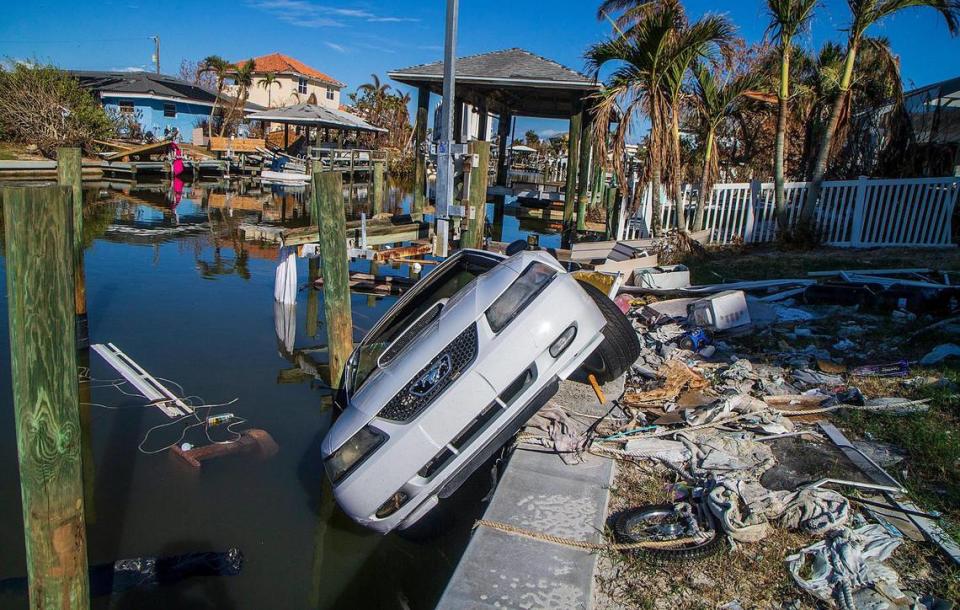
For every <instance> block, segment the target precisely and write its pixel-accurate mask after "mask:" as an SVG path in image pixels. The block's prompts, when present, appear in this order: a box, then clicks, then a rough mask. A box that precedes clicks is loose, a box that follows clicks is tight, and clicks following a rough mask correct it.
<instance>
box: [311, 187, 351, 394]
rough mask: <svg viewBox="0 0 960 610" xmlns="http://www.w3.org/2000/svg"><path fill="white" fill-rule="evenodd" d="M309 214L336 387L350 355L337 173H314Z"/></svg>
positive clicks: (346, 272) (332, 379)
mask: <svg viewBox="0 0 960 610" xmlns="http://www.w3.org/2000/svg"><path fill="white" fill-rule="evenodd" d="M313 213H314V216H315V217H316V218H317V222H318V227H317V228H318V230H319V237H320V256H321V261H322V267H323V311H324V315H325V319H326V326H327V350H328V353H329V354H330V385H331V387H334V388H337V387H340V379H341V376H342V375H343V366H344V364H346V362H347V358H348V357H349V356H350V352H351V351H353V314H352V312H351V311H350V273H349V268H348V265H347V241H346V240H345V239H344V237H343V236H344V235H345V234H346V232H347V220H346V216H345V212H344V209H343V179H342V178H341V176H340V173H339V172H323V173H321V172H319V171H318V172H314V174H313Z"/></svg>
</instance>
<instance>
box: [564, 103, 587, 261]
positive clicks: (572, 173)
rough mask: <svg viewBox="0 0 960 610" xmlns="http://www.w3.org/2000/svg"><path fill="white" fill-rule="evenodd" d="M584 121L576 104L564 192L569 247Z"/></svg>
mask: <svg viewBox="0 0 960 610" xmlns="http://www.w3.org/2000/svg"><path fill="white" fill-rule="evenodd" d="M582 119H583V112H582V108H581V103H580V102H577V103H575V104H574V108H573V114H571V115H570V132H569V136H568V138H567V182H566V185H565V186H564V191H563V246H564V247H569V245H570V237H571V234H572V233H573V230H574V225H573V212H574V210H575V209H576V205H577V166H578V163H579V161H580V126H581V121H582Z"/></svg>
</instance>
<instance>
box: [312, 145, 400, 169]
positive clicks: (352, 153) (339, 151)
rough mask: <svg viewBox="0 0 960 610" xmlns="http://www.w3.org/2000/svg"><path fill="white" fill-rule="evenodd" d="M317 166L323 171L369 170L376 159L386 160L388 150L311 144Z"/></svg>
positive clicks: (313, 159)
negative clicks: (326, 146)
mask: <svg viewBox="0 0 960 610" xmlns="http://www.w3.org/2000/svg"><path fill="white" fill-rule="evenodd" d="M308 154H309V157H310V159H311V160H312V161H313V162H314V166H315V167H319V168H320V169H321V170H322V171H340V172H348V171H349V172H353V171H367V170H370V169H373V163H374V161H386V160H387V151H385V150H367V149H362V148H324V147H322V146H311V147H310V148H309V151H308Z"/></svg>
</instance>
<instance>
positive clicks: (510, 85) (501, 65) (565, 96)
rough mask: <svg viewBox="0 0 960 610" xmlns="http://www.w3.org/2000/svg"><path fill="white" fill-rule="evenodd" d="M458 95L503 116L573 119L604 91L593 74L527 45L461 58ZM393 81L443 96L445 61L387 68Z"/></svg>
mask: <svg viewBox="0 0 960 610" xmlns="http://www.w3.org/2000/svg"><path fill="white" fill-rule="evenodd" d="M456 74H457V78H456V96H457V99H459V100H462V101H465V102H468V103H470V104H473V105H476V106H481V107H482V105H483V104H486V108H487V110H488V111H489V112H493V113H494V114H500V115H503V114H505V113H512V114H514V115H520V116H535V117H550V118H568V117H570V115H571V114H572V113H573V112H576V111H577V108H578V107H579V103H580V102H581V101H582V100H583V99H584V98H585V97H586V96H587V95H590V94H591V93H593V92H595V91H597V90H599V89H600V84H599V83H597V81H596V80H595V79H593V78H590V77H589V76H586V75H585V74H581V73H580V72H577V71H576V70H572V69H570V68H568V67H566V66H563V65H561V64H559V63H557V62H555V61H553V60H551V59H547V58H546V57H541V56H540V55H537V54H535V53H531V52H530V51H526V50H524V49H517V48H514V49H504V50H502V51H492V52H490V53H481V54H479V55H470V56H468V57H460V58H458V59H457V65H456ZM388 75H389V76H390V78H392V79H393V80H395V81H397V82H400V83H404V84H406V85H411V86H414V87H422V88H424V89H426V90H428V91H431V92H433V93H437V94H440V93H441V91H442V88H443V62H442V61H435V62H433V63H429V64H421V65H418V66H410V67H409V68H402V69H399V70H393V71H391V72H388Z"/></svg>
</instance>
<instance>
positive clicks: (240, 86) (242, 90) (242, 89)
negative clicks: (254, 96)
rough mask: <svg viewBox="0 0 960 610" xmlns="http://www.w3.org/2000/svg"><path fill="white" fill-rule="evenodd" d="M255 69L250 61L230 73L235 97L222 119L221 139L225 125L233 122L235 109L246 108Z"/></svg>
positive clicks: (253, 63)
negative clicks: (234, 87) (235, 87)
mask: <svg viewBox="0 0 960 610" xmlns="http://www.w3.org/2000/svg"><path fill="white" fill-rule="evenodd" d="M255 69H256V67H255V62H254V61H253V60H252V59H251V60H249V61H246V62H244V63H242V64H240V65H239V66H238V67H236V68H234V69H233V70H232V71H231V72H230V74H229V76H230V77H231V78H233V82H234V84H235V85H236V86H237V90H236V91H235V92H234V94H235V96H234V99H233V104H232V105H231V106H230V112H229V113H227V116H226V117H225V118H224V119H223V123H222V124H221V125H220V136H221V137H223V134H224V132H226V129H227V125H228V124H229V123H230V121H231V120H233V115H234V113H236V111H237V108H242V107H243V106H246V104H247V98H249V97H250V87H252V86H253V71H254V70H255Z"/></svg>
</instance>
